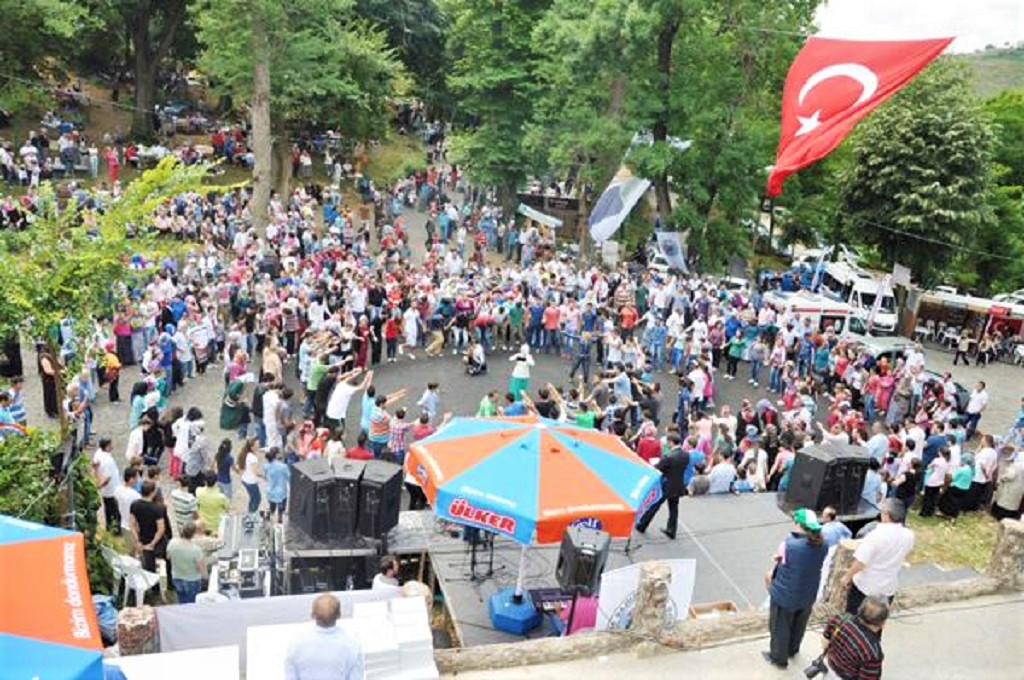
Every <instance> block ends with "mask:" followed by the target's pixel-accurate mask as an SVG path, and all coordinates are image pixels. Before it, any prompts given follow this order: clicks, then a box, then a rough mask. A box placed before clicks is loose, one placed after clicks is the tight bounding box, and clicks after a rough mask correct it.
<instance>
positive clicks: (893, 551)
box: [842, 498, 914, 614]
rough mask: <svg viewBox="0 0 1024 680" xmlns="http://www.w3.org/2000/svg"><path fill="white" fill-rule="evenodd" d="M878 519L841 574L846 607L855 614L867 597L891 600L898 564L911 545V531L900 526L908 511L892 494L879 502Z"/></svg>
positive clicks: (912, 536) (893, 593)
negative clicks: (845, 588) (848, 565)
mask: <svg viewBox="0 0 1024 680" xmlns="http://www.w3.org/2000/svg"><path fill="white" fill-rule="evenodd" d="M879 510H880V511H881V521H880V522H879V523H878V525H877V526H876V527H875V529H874V530H873V531H872V532H871V533H869V534H868V535H867V536H865V537H864V538H863V539H861V541H860V542H859V544H858V545H857V549H856V550H855V551H854V552H853V564H852V565H850V568H849V569H848V570H847V572H846V574H844V575H843V580H842V583H843V585H845V586H848V588H849V590H848V591H847V594H846V611H847V613H850V614H856V612H857V609H858V607H860V603H861V602H863V601H864V598H866V597H879V598H885V599H887V600H889V601H890V602H892V598H893V596H894V595H895V594H896V589H897V587H898V586H899V574H900V567H902V566H903V560H904V558H906V556H907V554H908V553H909V552H910V551H911V550H913V548H914V532H913V531H911V530H910V529H908V528H906V527H905V526H903V519H904V517H906V514H907V511H906V508H905V507H904V505H903V502H902V501H900V500H898V499H895V498H887V499H885V500H883V501H882V502H881V504H880V506H879Z"/></svg>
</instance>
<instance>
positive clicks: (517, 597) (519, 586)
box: [512, 545, 528, 604]
mask: <svg viewBox="0 0 1024 680" xmlns="http://www.w3.org/2000/svg"><path fill="white" fill-rule="evenodd" d="M527 547H528V546H526V545H523V548H522V550H521V551H520V553H519V573H518V574H517V575H516V592H515V594H514V595H513V596H512V600H513V601H514V602H515V603H516V604H519V603H520V602H522V601H523V574H525V573H526V550H527Z"/></svg>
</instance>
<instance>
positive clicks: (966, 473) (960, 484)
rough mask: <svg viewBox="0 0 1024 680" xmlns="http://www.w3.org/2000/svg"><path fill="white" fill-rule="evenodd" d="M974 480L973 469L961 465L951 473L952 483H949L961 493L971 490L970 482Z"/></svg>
mask: <svg viewBox="0 0 1024 680" xmlns="http://www.w3.org/2000/svg"><path fill="white" fill-rule="evenodd" d="M973 479H974V469H973V468H972V467H971V466H969V465H961V466H960V467H958V468H957V469H956V472H954V473H953V481H952V482H950V484H952V485H953V486H954V487H956V488H957V489H960V490H962V491H966V490H967V489H969V488H971V481H972V480H973Z"/></svg>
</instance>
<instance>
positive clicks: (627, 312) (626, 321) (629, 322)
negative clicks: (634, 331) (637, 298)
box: [619, 307, 640, 330]
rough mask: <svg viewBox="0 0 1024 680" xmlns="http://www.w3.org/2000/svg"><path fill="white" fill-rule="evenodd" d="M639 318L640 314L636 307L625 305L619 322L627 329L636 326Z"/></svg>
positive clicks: (620, 313)
mask: <svg viewBox="0 0 1024 680" xmlns="http://www.w3.org/2000/svg"><path fill="white" fill-rule="evenodd" d="M639 318H640V315H639V314H637V311H636V308H634V307H623V308H622V311H620V312H619V323H620V324H622V327H623V328H625V329H627V330H628V329H630V328H632V327H633V326H635V325H636V322H637V320H638V319H639Z"/></svg>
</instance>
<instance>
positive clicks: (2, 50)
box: [0, 0, 88, 106]
mask: <svg viewBox="0 0 1024 680" xmlns="http://www.w3.org/2000/svg"><path fill="white" fill-rule="evenodd" d="M0 17H3V38H2V39H0V64H3V70H4V74H5V75H6V76H7V77H5V78H2V79H0V104H3V105H5V106H8V105H9V104H8V103H7V101H8V99H9V96H10V93H11V92H12V91H16V90H19V89H24V88H26V87H29V88H34V87H37V86H38V85H40V84H41V83H40V82H39V77H40V75H43V72H49V71H52V70H54V69H55V68H56V69H57V70H59V69H61V67H63V66H65V64H66V62H67V60H68V58H69V57H70V56H72V53H73V52H74V49H75V47H76V45H75V43H74V36H75V34H76V31H77V29H78V27H79V26H81V25H82V24H83V23H86V22H87V20H88V16H87V14H86V12H85V11H84V9H83V8H82V7H80V6H79V5H78V4H77V3H75V2H71V0H36V1H35V2H25V1H24V0H0Z"/></svg>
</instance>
